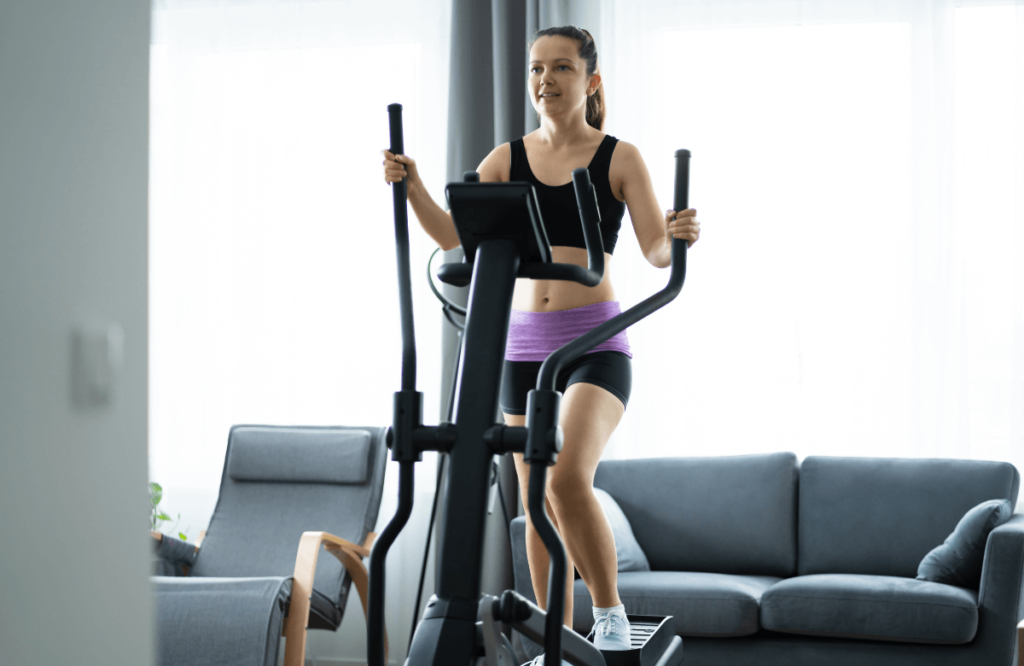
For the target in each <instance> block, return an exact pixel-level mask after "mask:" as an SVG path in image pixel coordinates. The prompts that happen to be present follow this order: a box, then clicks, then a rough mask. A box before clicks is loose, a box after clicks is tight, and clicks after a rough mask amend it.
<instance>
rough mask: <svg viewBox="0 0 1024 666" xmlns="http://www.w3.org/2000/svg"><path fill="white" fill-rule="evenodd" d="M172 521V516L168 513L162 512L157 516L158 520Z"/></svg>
mask: <svg viewBox="0 0 1024 666" xmlns="http://www.w3.org/2000/svg"><path fill="white" fill-rule="evenodd" d="M170 519H171V517H170V516H168V515H167V514H166V513H162V512H161V513H160V515H159V516H157V520H170Z"/></svg>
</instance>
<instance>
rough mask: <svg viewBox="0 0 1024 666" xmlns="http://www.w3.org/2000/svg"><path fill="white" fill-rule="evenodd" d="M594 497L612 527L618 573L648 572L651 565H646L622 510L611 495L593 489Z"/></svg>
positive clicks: (642, 553)
mask: <svg viewBox="0 0 1024 666" xmlns="http://www.w3.org/2000/svg"><path fill="white" fill-rule="evenodd" d="M594 495H596V496H597V501H598V502H600V503H601V508H602V509H604V514H605V515H606V516H607V517H608V522H609V523H610V524H611V526H612V537H613V538H614V539H615V557H616V559H617V560H618V564H619V571H650V570H651V565H650V564H648V563H647V556H646V555H644V551H643V549H642V548H641V547H640V544H638V543H637V542H636V537H635V536H633V528H632V527H630V525H629V520H627V519H626V515H625V514H624V513H622V509H621V508H620V507H619V505H618V503H617V502H616V501H615V498H613V497H612V496H611V495H609V494H608V493H606V492H605V491H603V490H601V489H600V488H594Z"/></svg>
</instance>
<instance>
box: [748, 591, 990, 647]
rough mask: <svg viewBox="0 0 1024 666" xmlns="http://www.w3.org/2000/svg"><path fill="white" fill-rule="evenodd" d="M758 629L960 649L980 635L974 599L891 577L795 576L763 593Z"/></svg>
mask: <svg viewBox="0 0 1024 666" xmlns="http://www.w3.org/2000/svg"><path fill="white" fill-rule="evenodd" d="M761 626H762V627H764V628H765V629H768V630H770V631H779V632H783V633H788V634H805V635H811V636H829V637H834V638H862V639H866V640H876V641H897V642H902V643H939V644H954V645H955V644H962V643H968V642H970V641H971V639H973V638H974V634H975V632H976V631H977V630H978V594H977V593H976V592H974V591H972V590H967V589H964V588H960V587H953V586H952V585H943V584H942V583H932V582H929V581H921V580H915V579H913V578H901V577H894V576H867V575H859V574H817V575H810V576H797V577H796V578H789V579H787V580H784V581H782V582H780V583H778V584H777V585H774V586H773V587H772V588H771V589H769V590H768V591H767V592H765V593H764V596H763V597H762V599H761Z"/></svg>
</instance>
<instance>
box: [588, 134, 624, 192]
mask: <svg viewBox="0 0 1024 666" xmlns="http://www.w3.org/2000/svg"><path fill="white" fill-rule="evenodd" d="M618 142H619V140H618V139H616V138H615V137H614V136H612V135H611V134H608V135H606V136H605V137H604V140H602V141H601V145H600V146H599V147H598V149H597V153H595V154H594V159H593V161H592V162H591V163H590V179H591V182H593V183H594V187H595V189H597V190H599V191H603V192H604V194H605V195H606V196H609V197H610V196H612V187H611V166H612V153H614V152H615V144H617V143H618ZM613 198H614V197H613Z"/></svg>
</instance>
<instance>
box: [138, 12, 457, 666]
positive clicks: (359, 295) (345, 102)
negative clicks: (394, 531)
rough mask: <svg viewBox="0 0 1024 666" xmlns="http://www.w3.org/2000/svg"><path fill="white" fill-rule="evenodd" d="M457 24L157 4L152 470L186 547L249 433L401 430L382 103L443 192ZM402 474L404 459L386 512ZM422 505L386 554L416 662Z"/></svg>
mask: <svg viewBox="0 0 1024 666" xmlns="http://www.w3.org/2000/svg"><path fill="white" fill-rule="evenodd" d="M449 31H450V15H449V3H448V0H399V1H398V2H389V3H366V2H358V1H355V0H318V1H315V2H314V1H308V2H299V1H295V2H274V1H256V0H251V1H241V2H239V1H231V2H226V1H213V0H208V1H201V0H182V1H173V0H167V1H162V2H161V1H158V2H156V3H155V5H154V21H153V44H152V71H151V82H152V83H151V89H152V104H151V108H152V119H151V137H152V139H151V142H152V143H151V162H152V164H151V184H150V202H151V214H150V220H151V222H150V304H151V311H150V335H151V339H150V427H151V433H150V461H151V463H150V465H151V476H152V478H153V479H154V480H156V481H158V482H159V483H161V484H163V486H164V488H165V493H164V502H163V504H164V506H166V509H167V510H168V512H169V513H170V514H171V515H172V516H176V514H177V513H181V519H180V522H179V523H178V526H177V528H178V529H180V530H182V531H185V532H186V534H188V535H189V537H190V538H195V537H196V536H197V535H198V533H199V531H200V530H201V529H203V528H205V527H206V524H207V521H208V520H209V516H210V514H211V513H212V510H213V503H214V501H215V499H216V493H217V487H218V484H219V482H220V475H221V469H222V466H223V461H224V452H225V447H226V443H227V434H228V429H229V428H230V426H231V425H233V424H236V423H276V424H347V425H358V424H373V425H386V424H388V423H390V421H391V403H392V398H391V395H392V393H393V392H394V391H396V390H398V388H399V387H400V376H399V375H400V356H401V344H400V333H399V322H398V304H397V287H396V277H395V275H396V271H395V254H394V227H393V221H392V214H391V210H392V209H391V193H390V190H389V188H388V187H387V186H386V185H385V184H384V183H383V177H382V172H381V159H382V158H381V156H380V154H379V151H380V150H381V149H383V148H386V147H387V145H388V125H387V113H386V107H387V105H388V104H389V103H392V102H400V103H402V104H403V105H404V112H405V113H404V116H405V140H406V150H407V152H408V154H410V155H413V156H415V157H417V158H418V161H419V164H420V168H421V170H422V173H423V176H424V179H425V182H427V183H428V184H429V185H430V186H432V187H433V188H435V192H434V193H433V194H434V196H435V198H437V199H438V200H443V187H444V174H445V155H446V127H447V97H448V88H447V85H448V48H449V44H448V35H449ZM411 238H412V248H411V249H412V252H411V254H412V257H413V267H412V268H413V276H414V281H413V283H414V290H415V294H414V297H415V301H416V312H415V317H416V327H417V329H416V330H417V335H418V343H419V350H420V354H419V373H418V388H419V389H420V390H423V391H424V392H425V393H426V401H427V404H426V405H425V414H427V415H428V419H430V420H431V421H433V419H434V416H433V415H435V414H437V412H438V395H439V393H440V392H439V390H438V386H439V383H440V358H439V354H438V352H437V350H438V349H439V346H440V339H439V337H440V336H439V333H440V308H439V306H438V305H437V302H436V300H435V299H434V298H433V296H432V295H431V294H430V292H429V291H428V290H427V288H426V285H425V281H424V280H423V278H422V276H423V275H424V272H425V268H426V260H427V257H428V256H429V253H430V251H431V250H432V249H433V247H432V243H431V241H430V239H429V238H427V237H426V235H425V234H423V233H420V232H419V231H418V229H416V228H415V225H414V228H413V229H412V233H411ZM427 457H428V458H431V460H432V457H430V456H427ZM419 468H420V469H419V470H418V473H419V475H420V476H419V478H418V484H417V486H418V489H420V490H421V491H427V492H428V493H429V492H432V488H433V473H434V472H433V469H432V468H431V466H430V465H429V464H427V465H420V466H419ZM395 480H396V475H395V474H394V470H389V472H388V478H387V488H386V489H385V493H384V498H385V499H384V504H383V506H382V507H381V513H380V515H381V518H382V521H386V520H388V519H389V518H390V517H391V515H392V514H393V512H394V497H395V495H396V492H397V490H396V489H395V488H394V487H393V486H394V485H396V484H395ZM418 499H419V501H418V502H417V515H415V516H413V520H412V521H411V522H410V528H409V529H407V530H406V532H405V533H403V535H402V537H401V538H400V539H399V541H398V542H397V543H396V545H395V549H394V550H393V551H392V552H393V555H392V557H391V559H390V561H389V565H390V566H389V569H393V572H392V573H391V574H389V576H388V583H389V601H388V618H387V619H388V626H389V629H390V632H389V633H390V636H391V655H392V658H393V659H398V660H399V661H400V660H401V659H402V658H404V657H403V655H404V651H405V641H406V640H407V636H405V634H407V628H408V626H409V622H410V619H411V617H410V615H409V613H408V612H407V611H406V609H407V608H408V607H410V606H411V605H412V603H411V601H412V600H411V598H409V599H408V600H406V599H405V596H408V595H409V592H408V590H410V589H414V587H415V582H416V577H417V574H418V572H419V567H418V566H417V563H418V560H419V558H420V557H421V556H422V547H423V541H424V538H425V529H417V528H416V527H415V526H416V525H421V524H424V523H425V522H426V516H425V515H424V516H420V515H419V513H420V512H422V511H426V512H428V513H429V507H430V496H429V494H427V495H424V496H421V497H420V498H418ZM403 590H405V591H404V592H403ZM399 594H402V595H404V596H402V597H399V596H396V595H399ZM352 599H353V600H356V595H353V596H352ZM361 616H362V609H361V608H360V607H359V603H358V601H357V600H356V601H354V606H353V607H352V608H349V609H348V612H347V613H346V621H345V622H344V623H343V625H342V628H341V630H340V631H339V634H337V635H327V634H324V635H321V634H323V632H314V634H315V635H313V636H311V643H310V652H311V654H312V655H313V656H315V657H316V658H317V659H318V663H347V661H348V660H352V659H355V660H358V659H360V658H365V640H364V637H365V629H364V624H363V620H362V619H361ZM332 660H335V661H332Z"/></svg>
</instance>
